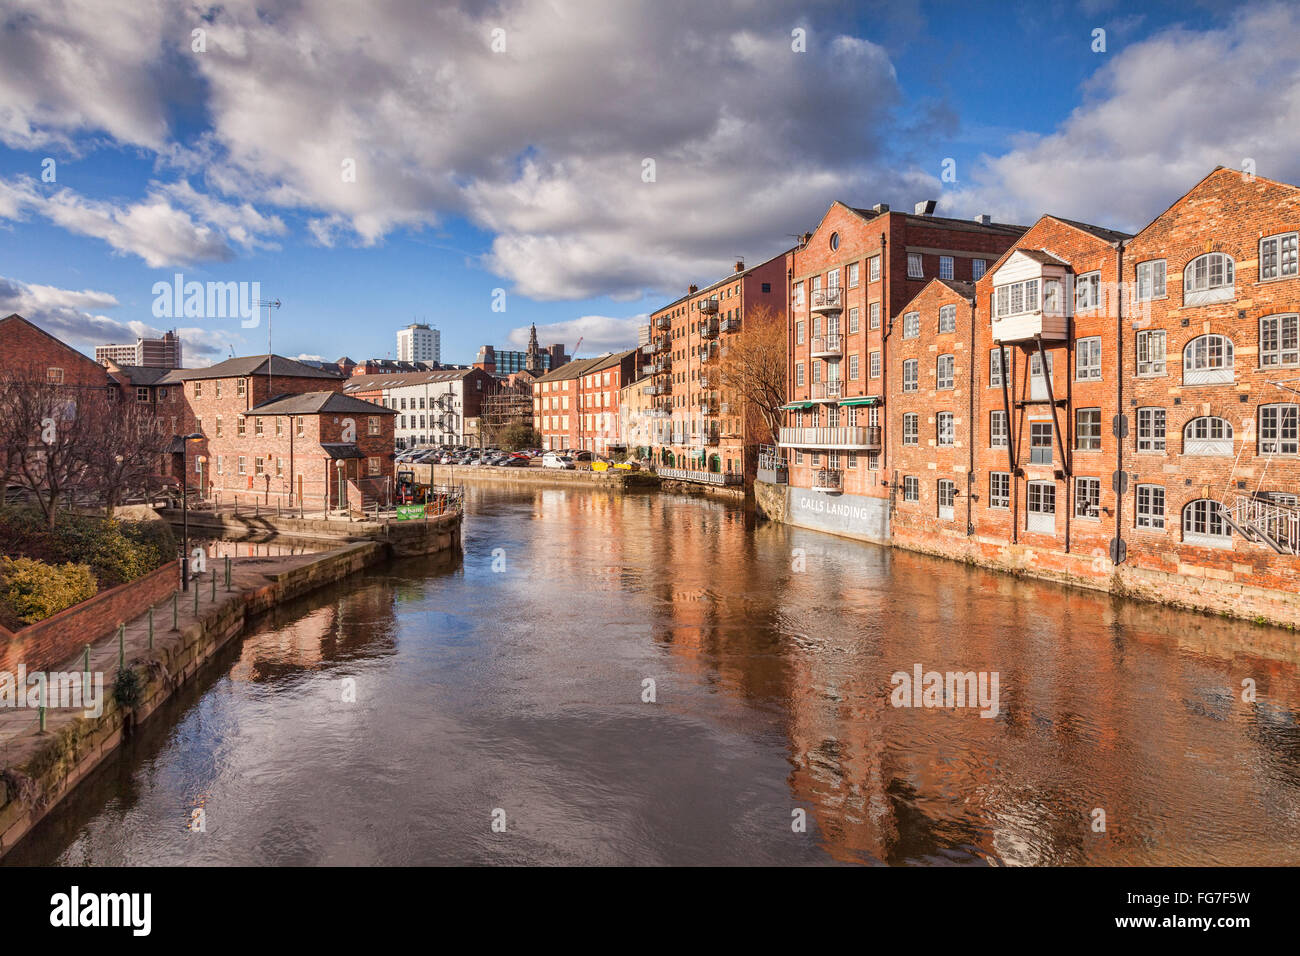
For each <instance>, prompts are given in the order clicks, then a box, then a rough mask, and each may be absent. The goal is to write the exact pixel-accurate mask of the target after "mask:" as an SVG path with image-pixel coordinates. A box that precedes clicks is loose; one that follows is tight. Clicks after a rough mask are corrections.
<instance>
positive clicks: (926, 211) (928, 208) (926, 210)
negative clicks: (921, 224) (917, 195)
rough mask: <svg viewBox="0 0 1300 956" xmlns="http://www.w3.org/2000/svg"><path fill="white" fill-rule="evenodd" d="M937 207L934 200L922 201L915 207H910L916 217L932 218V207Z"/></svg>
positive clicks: (936, 202)
mask: <svg viewBox="0 0 1300 956" xmlns="http://www.w3.org/2000/svg"><path fill="white" fill-rule="evenodd" d="M937 205H939V203H938V201H936V200H934V199H922V200H921V201H920V202H919V203H917V204H916V205H915V206H913V207H912V211H913V212H915V213H916V214H917V215H918V216H933V215H934V207H935V206H937Z"/></svg>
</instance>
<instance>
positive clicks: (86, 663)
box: [81, 644, 90, 680]
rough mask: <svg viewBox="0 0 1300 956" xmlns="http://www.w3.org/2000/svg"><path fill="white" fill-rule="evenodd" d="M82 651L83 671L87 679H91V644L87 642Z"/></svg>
mask: <svg viewBox="0 0 1300 956" xmlns="http://www.w3.org/2000/svg"><path fill="white" fill-rule="evenodd" d="M81 653H82V657H81V672H82V673H83V674H85V675H86V680H90V645H89V644H87V645H86V649H85V650H84V651H82V652H81Z"/></svg>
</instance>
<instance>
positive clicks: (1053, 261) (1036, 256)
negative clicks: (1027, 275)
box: [1007, 246, 1069, 266]
mask: <svg viewBox="0 0 1300 956" xmlns="http://www.w3.org/2000/svg"><path fill="white" fill-rule="evenodd" d="M1011 254H1012V255H1020V256H1024V257H1025V258H1026V259H1032V260H1034V261H1035V262H1037V263H1040V264H1041V265H1045V266H1068V265H1069V263H1068V262H1066V261H1065V260H1063V259H1058V258H1056V256H1054V255H1052V254H1051V253H1050V252H1044V251H1043V250H1042V249H1026V248H1025V247H1024V246H1017V247H1016V248H1014V249H1012V250H1011ZM1007 258H1010V256H1008V257H1007Z"/></svg>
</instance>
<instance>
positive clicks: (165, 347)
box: [95, 332, 185, 369]
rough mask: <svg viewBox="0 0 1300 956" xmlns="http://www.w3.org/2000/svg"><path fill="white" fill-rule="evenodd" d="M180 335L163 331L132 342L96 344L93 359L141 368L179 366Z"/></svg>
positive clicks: (182, 362) (104, 363) (182, 356)
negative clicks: (159, 334)
mask: <svg viewBox="0 0 1300 956" xmlns="http://www.w3.org/2000/svg"><path fill="white" fill-rule="evenodd" d="M183 359H184V350H183V349H182V347H181V340H180V336H178V335H177V334H176V333H175V332H164V333H163V335H162V337H161V338H156V339H146V338H138V339H136V340H135V342H134V344H131V343H126V344H121V345H96V346H95V361H96V362H99V363H100V364H103V365H107V364H108V363H109V362H115V363H117V364H119V365H133V366H140V367H143V368H165V369H173V368H180V367H181V366H182V365H184V364H185V362H184V360H183Z"/></svg>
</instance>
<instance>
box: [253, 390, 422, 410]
mask: <svg viewBox="0 0 1300 956" xmlns="http://www.w3.org/2000/svg"><path fill="white" fill-rule="evenodd" d="M248 411H249V413H250V414H252V413H257V414H261V415H349V414H351V415H396V414H397V412H396V411H394V410H393V409H391V408H384V406H383V405H376V404H375V403H374V402H364V401H362V400H361V399H359V398H353V397H352V396H351V395H344V394H343V393H342V392H303V393H302V394H301V395H277V396H276V397H275V398H272V399H268V400H267V401H265V402H262V403H260V404H258V405H254V406H253V407H252V408H250V409H249V410H248Z"/></svg>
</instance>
